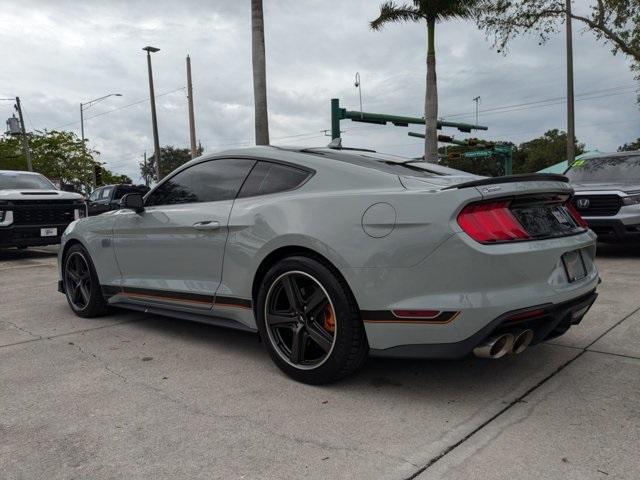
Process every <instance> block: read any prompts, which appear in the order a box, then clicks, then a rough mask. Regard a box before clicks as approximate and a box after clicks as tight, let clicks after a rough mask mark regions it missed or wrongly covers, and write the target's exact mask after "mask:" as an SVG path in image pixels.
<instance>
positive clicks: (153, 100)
mask: <svg viewBox="0 0 640 480" xmlns="http://www.w3.org/2000/svg"><path fill="white" fill-rule="evenodd" d="M142 50H144V51H146V52H147V69H148V70H149V97H150V98H151V128H152V130H153V150H154V152H153V158H154V159H155V162H156V177H157V179H158V181H160V180H161V179H162V174H161V170H160V140H158V118H157V116H156V96H155V93H154V89H153V71H152V70H151V54H152V53H155V52H159V51H160V49H159V48H156V47H148V46H147V47H144V48H143V49H142Z"/></svg>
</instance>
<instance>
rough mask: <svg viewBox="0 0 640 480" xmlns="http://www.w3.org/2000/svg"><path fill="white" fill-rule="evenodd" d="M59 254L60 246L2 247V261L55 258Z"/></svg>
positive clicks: (0, 258)
mask: <svg viewBox="0 0 640 480" xmlns="http://www.w3.org/2000/svg"><path fill="white" fill-rule="evenodd" d="M57 255H58V246H57V245H55V246H51V247H42V248H24V249H17V248H0V261H5V262H10V261H18V260H37V259H41V258H54V257H56V256H57Z"/></svg>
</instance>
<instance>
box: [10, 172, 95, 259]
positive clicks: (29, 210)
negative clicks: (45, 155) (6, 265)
mask: <svg viewBox="0 0 640 480" xmlns="http://www.w3.org/2000/svg"><path fill="white" fill-rule="evenodd" d="M86 213H87V207H86V205H85V203H84V198H83V197H82V195H80V194H78V193H71V192H63V191H60V190H58V189H56V187H55V185H54V184H53V183H51V181H50V180H48V179H47V178H46V177H45V176H43V175H40V174H39V173H34V172H22V171H13V170H0V248H4V247H18V248H26V247H30V246H36V245H53V244H57V243H60V237H61V235H62V232H64V230H65V229H66V228H67V226H68V225H69V224H70V223H71V222H73V221H74V220H77V219H78V218H82V217H85V216H86Z"/></svg>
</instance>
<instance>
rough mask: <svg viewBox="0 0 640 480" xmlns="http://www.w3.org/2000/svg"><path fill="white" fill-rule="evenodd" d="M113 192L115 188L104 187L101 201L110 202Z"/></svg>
mask: <svg viewBox="0 0 640 480" xmlns="http://www.w3.org/2000/svg"><path fill="white" fill-rule="evenodd" d="M111 192H113V187H104V188H103V189H102V192H101V193H100V200H108V199H109V197H110V196H111Z"/></svg>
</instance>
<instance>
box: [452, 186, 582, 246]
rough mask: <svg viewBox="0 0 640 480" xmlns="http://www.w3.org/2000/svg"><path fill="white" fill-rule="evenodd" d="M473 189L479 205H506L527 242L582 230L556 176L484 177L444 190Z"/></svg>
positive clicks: (566, 189)
mask: <svg viewBox="0 0 640 480" xmlns="http://www.w3.org/2000/svg"><path fill="white" fill-rule="evenodd" d="M453 188H458V189H464V188H472V189H475V190H476V191H477V192H478V193H479V194H480V195H481V196H482V200H481V202H480V203H481V204H482V203H487V202H489V203H491V202H496V201H498V202H507V208H508V210H509V211H510V212H511V214H512V215H513V217H514V218H515V220H516V221H517V222H518V224H519V225H521V226H522V228H523V230H524V231H526V233H527V234H528V237H529V238H527V240H540V239H546V238H555V237H563V236H567V235H574V234H576V233H580V232H583V231H585V228H584V226H583V223H582V220H581V218H580V217H579V215H578V214H577V213H576V212H575V209H573V206H572V205H571V204H570V199H571V197H572V195H573V189H572V188H571V186H570V185H569V183H568V179H567V178H566V177H564V176H562V175H556V174H531V175H509V176H505V177H496V178H484V179H481V180H474V181H471V182H466V183H462V184H459V185H455V186H450V187H447V189H453Z"/></svg>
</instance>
